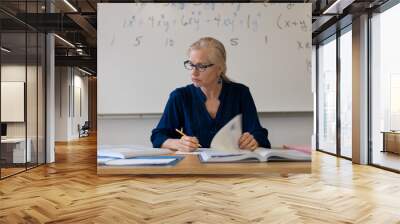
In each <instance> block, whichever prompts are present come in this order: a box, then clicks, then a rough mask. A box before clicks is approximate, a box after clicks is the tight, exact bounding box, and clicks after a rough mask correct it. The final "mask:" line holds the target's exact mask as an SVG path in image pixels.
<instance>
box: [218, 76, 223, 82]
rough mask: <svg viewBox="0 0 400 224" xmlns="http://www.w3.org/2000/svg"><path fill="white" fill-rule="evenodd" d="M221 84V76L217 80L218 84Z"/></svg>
mask: <svg viewBox="0 0 400 224" xmlns="http://www.w3.org/2000/svg"><path fill="white" fill-rule="evenodd" d="M221 83H222V78H221V76H219V78H218V84H221Z"/></svg>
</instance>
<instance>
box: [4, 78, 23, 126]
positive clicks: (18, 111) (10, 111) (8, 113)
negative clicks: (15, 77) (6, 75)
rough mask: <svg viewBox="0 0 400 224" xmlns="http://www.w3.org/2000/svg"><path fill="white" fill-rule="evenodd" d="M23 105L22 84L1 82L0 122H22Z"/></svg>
mask: <svg viewBox="0 0 400 224" xmlns="http://www.w3.org/2000/svg"><path fill="white" fill-rule="evenodd" d="M24 103H25V83H24V82H1V108H0V109H1V122H24V120H25V119H24V112H25V110H24Z"/></svg>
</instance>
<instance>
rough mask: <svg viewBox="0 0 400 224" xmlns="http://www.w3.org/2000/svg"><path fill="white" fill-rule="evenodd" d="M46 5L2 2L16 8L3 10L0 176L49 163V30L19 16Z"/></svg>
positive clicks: (0, 24) (0, 17) (0, 33)
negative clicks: (47, 146)
mask: <svg viewBox="0 0 400 224" xmlns="http://www.w3.org/2000/svg"><path fill="white" fill-rule="evenodd" d="M44 3H45V1H6V2H5V1H1V2H0V7H2V8H3V7H4V8H7V9H13V10H15V12H14V13H10V14H5V13H4V12H0V46H1V56H0V68H1V69H0V71H1V73H0V81H1V86H0V90H1V100H0V102H1V106H0V111H1V116H0V117H1V133H2V137H1V144H0V178H5V177H7V176H10V175H13V174H16V173H19V172H22V171H25V170H27V169H29V168H32V167H36V166H37V165H39V164H43V163H44V162H45V93H46V90H45V87H46V86H45V64H46V63H45V60H46V52H45V45H46V39H45V34H44V33H41V32H40V31H39V30H36V28H34V27H32V26H30V25H29V24H26V23H24V22H22V21H21V20H19V19H17V18H16V17H20V16H24V15H25V13H27V12H28V13H43V12H45V8H43V7H44ZM14 15H15V17H14ZM33 18H37V17H33ZM3 21H7V23H4V22H3Z"/></svg>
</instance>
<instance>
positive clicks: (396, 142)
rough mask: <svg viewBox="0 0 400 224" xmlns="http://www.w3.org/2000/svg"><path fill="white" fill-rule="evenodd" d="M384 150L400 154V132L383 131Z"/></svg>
mask: <svg viewBox="0 0 400 224" xmlns="http://www.w3.org/2000/svg"><path fill="white" fill-rule="evenodd" d="M382 133H383V150H382V152H393V153H397V154H400V132H395V131H383V132H382Z"/></svg>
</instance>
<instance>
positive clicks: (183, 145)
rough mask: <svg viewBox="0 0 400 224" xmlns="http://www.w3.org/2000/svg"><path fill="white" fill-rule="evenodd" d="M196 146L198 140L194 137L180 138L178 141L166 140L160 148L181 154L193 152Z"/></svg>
mask: <svg viewBox="0 0 400 224" xmlns="http://www.w3.org/2000/svg"><path fill="white" fill-rule="evenodd" d="M198 146H199V140H198V139H197V138H196V137H190V136H182V137H181V138H180V139H172V138H170V139H167V140H166V141H165V142H164V143H163V144H162V146H161V147H162V148H168V149H173V150H177V151H182V152H193V151H195V150H196V149H197V148H198Z"/></svg>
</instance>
